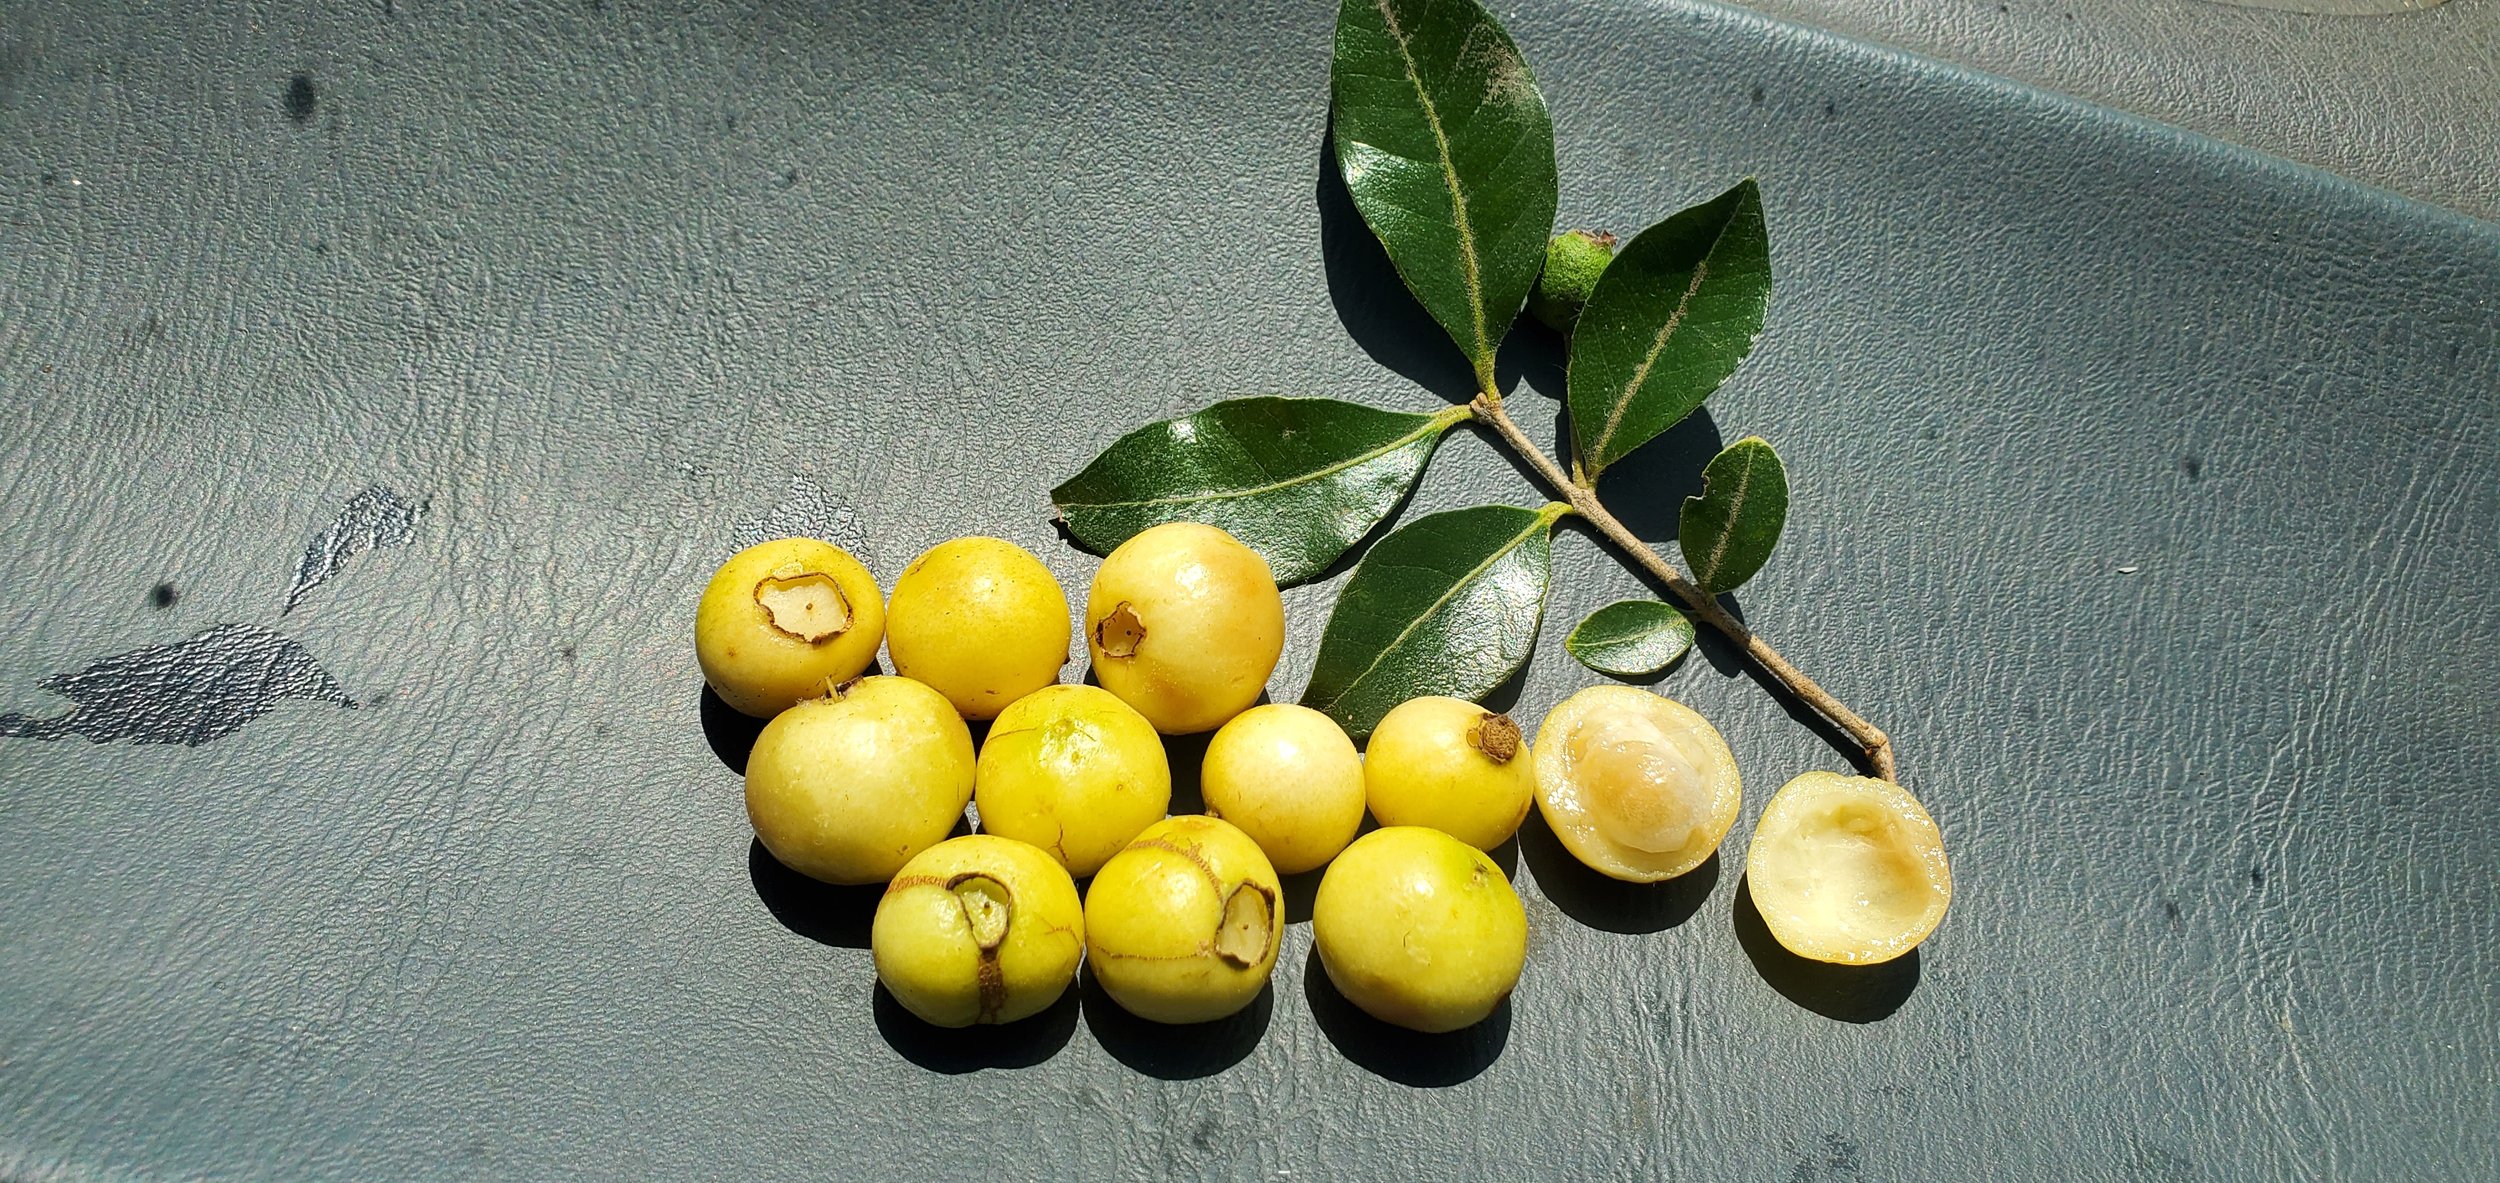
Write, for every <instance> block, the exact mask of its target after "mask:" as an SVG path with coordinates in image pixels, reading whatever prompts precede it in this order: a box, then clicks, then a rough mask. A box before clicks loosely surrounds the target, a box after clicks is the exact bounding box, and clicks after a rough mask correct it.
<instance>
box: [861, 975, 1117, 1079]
mask: <svg viewBox="0 0 2500 1183" xmlns="http://www.w3.org/2000/svg"><path fill="white" fill-rule="evenodd" d="M870 989H871V990H872V991H873V992H874V994H875V997H874V999H873V1000H872V1001H871V1003H870V1008H871V1009H872V1010H874V1011H875V1013H876V1019H877V1034H879V1035H881V1036H884V1037H885V1042H886V1046H888V1047H891V1048H893V1049H894V1051H895V1053H896V1054H898V1055H900V1056H902V1057H903V1058H904V1059H906V1060H909V1061H911V1062H912V1063H914V1064H918V1065H920V1066H921V1067H923V1068H926V1069H928V1070H929V1071H931V1072H942V1073H945V1074H946V1075H948V1076H961V1075H963V1074H965V1073H967V1072H979V1071H980V1070H982V1069H984V1068H1030V1067H1033V1066H1034V1065H1036V1064H1040V1063H1043V1062H1045V1061H1047V1060H1049V1059H1050V1058H1051V1057H1052V1056H1055V1055H1058V1054H1059V1049H1061V1048H1064V1047H1066V1046H1068V1040H1069V1039H1071V1038H1073V1037H1074V1036H1075V1035H1076V1017H1077V1010H1078V1004H1077V997H1076V995H1077V991H1076V985H1075V983H1070V984H1069V986H1068V988H1067V989H1066V990H1064V991H1061V992H1060V995H1059V1000H1058V1001H1057V1002H1054V1003H1051V1004H1050V1006H1049V1007H1048V1008H1046V1009H1044V1010H1043V1011H1042V1013H1040V1014H1037V1015H1034V1016H1032V1017H1031V1018H1025V1019H1018V1020H1016V1021H1015V1022H1012V1023H1002V1024H999V1025H998V1026H994V1027H992V1026H972V1027H938V1026H933V1025H931V1024H929V1023H927V1022H924V1021H922V1020H921V1018H920V1016H918V1015H915V1014H913V1013H911V1012H910V1011H908V1010H905V1009H903V1004H902V1003H901V1002H898V1001H896V1000H895V998H894V994H893V992H892V991H889V990H887V989H886V988H885V983H883V982H879V983H877V984H876V985H875V986H872V987H870Z"/></svg>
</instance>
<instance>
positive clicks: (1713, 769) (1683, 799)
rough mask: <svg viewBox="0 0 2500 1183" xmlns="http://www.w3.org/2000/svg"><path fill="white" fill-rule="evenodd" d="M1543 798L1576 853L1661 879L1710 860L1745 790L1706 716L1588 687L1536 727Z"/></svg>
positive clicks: (1658, 700) (1549, 817)
mask: <svg viewBox="0 0 2500 1183" xmlns="http://www.w3.org/2000/svg"><path fill="white" fill-rule="evenodd" d="M1536 802H1537V809H1538V810H1539V811H1540V812H1542V813H1543V814H1544V815H1545V824H1546V825H1548V826H1551V827H1552V828H1553V830H1554V836H1555V837H1557V838H1560V839H1561V840H1562V844H1563V848H1564V849H1566V850H1569V851H1570V852H1571V854H1572V857H1574V858H1577V859H1579V860H1580V861H1581V862H1582V863H1585V864H1587V865H1588V866H1589V868H1590V869H1592V870H1594V871H1596V872H1597V873H1599V874H1601V875H1606V876H1609V877H1611V878H1615V879H1622V880H1626V881H1628V882H1632V883H1655V882H1657V881H1659V880H1661V879H1672V878H1674V877H1676V876H1678V875H1681V874H1683V873H1685V872H1686V871H1690V870H1692V869H1693V868H1695V867H1698V866H1700V865H1702V864H1703V863H1704V862H1707V861H1709V859H1710V855H1711V854H1712V852H1714V851H1716V850H1718V849H1719V841H1720V839H1722V838H1725V837H1726V836H1727V831H1728V827H1729V826H1732V825H1735V824H1736V811H1737V808H1738V807H1739V806H1740V805H1742V804H1743V803H1744V793H1743V784H1742V782H1741V781H1740V780H1739V779H1738V777H1737V775H1736V756H1735V754H1734V753H1733V752H1730V751H1729V750H1728V747H1727V741H1726V740H1725V739H1723V738H1721V737H1720V736H1719V730H1718V728H1715V727H1712V726H1711V725H1710V720H1708V719H1704V718H1702V717H1701V714H1700V712H1697V711H1695V710H1693V709H1692V708H1691V707H1688V706H1685V705H1684V704H1683V703H1680V702H1677V701H1675V700H1674V699H1671V698H1664V697H1661V696H1659V695H1655V694H1651V693H1650V692H1648V691H1646V690H1638V689H1634V688H1633V687H1630V686H1591V687H1589V688H1588V689H1586V690H1582V691H1580V692H1579V693H1577V694H1574V695H1572V696H1571V697H1569V698H1566V699H1564V700H1563V701H1562V703H1561V705H1559V706H1556V707H1555V708H1554V709H1553V710H1551V711H1548V712H1546V714H1545V722H1544V724H1543V725H1542V726H1539V727H1538V728H1537V732H1536Z"/></svg>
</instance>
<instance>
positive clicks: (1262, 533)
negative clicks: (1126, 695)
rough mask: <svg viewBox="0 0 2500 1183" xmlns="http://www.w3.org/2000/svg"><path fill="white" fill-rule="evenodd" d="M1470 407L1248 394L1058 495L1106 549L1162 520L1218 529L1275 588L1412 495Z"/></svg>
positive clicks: (1157, 436) (1111, 459)
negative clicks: (1261, 561) (1418, 409)
mask: <svg viewBox="0 0 2500 1183" xmlns="http://www.w3.org/2000/svg"><path fill="white" fill-rule="evenodd" d="M1466 417H1467V411H1466V409H1465V408H1463V407H1453V408H1450V409H1448V410H1445V411H1442V412H1441V413H1439V414H1434V415H1414V414H1406V413H1402V412H1398V411H1383V410H1379V409H1377V408H1373V407H1366V406H1361V405H1359V404H1356V403H1348V402H1339V401H1337V400H1335V399H1325V398H1240V399H1233V400H1230V401H1228V402H1220V403H1217V404H1215V405H1214V406H1212V407H1208V408H1207V409H1206V410H1203V411H1200V412H1198V413H1197V414H1195V415H1190V416H1186V417H1184V418H1180V419H1171V420H1166V421H1164V422H1161V423H1149V424H1147V425H1146V426H1144V427H1140V428H1138V429H1137V430H1135V431H1132V432H1130V433H1128V434H1127V435H1124V436H1122V437H1120V439H1119V440H1118V441H1117V442H1115V443H1113V444H1112V445H1111V446H1110V447H1109V448H1107V449H1104V451H1103V453H1102V455H1100V456H1096V457H1095V458H1094V462H1093V463H1091V464H1088V465H1086V466H1085V471H1083V472H1080V473H1078V474H1076V476H1075V477H1074V478H1073V479H1071V480H1069V481H1068V482H1067V483H1066V484H1064V485H1061V486H1059V487H1058V488H1056V489H1053V490H1051V491H1050V499H1051V502H1052V503H1053V504H1055V505H1057V506H1058V507H1059V515H1060V517H1061V518H1062V519H1064V520H1065V521H1066V522H1067V524H1068V532H1069V533H1071V534H1074V535H1076V539H1077V541H1079V542H1082V543H1084V544H1085V545H1086V546H1087V547H1089V548H1091V549H1093V550H1095V551H1097V552H1106V553H1107V552H1109V551H1110V550H1111V548H1113V547H1115V546H1118V545H1120V544H1121V543H1123V542H1126V541H1128V540H1129V538H1130V537H1131V536H1132V535H1135V534H1137V533H1138V532H1139V531H1141V530H1144V529H1146V528H1147V527H1149V526H1158V525H1161V524H1163V523H1165V522H1175V521H1191V522H1205V523H1207V524H1208V525H1211V526H1220V527H1222V528H1223V529H1224V530H1225V531H1227V532H1228V533H1230V534H1232V536H1233V537H1235V538H1238V539H1240V540H1241V541H1242V542H1243V543H1245V544H1247V545H1248V546H1249V547H1250V548H1251V549H1252V550H1255V551H1258V552H1259V553H1260V554H1261V555H1263V556H1265V557H1266V558H1267V564H1268V566H1269V567H1270V568H1273V569H1274V570H1275V572H1276V582H1278V583H1281V584H1291V583H1299V582H1301V581H1303V580H1306V579H1310V578H1311V577H1313V576H1316V575H1318V574H1319V573H1320V572H1322V571H1325V570H1327V569H1328V565H1329V564H1330V563H1333V562H1336V561H1337V557H1338V556H1339V555H1342V554H1344V553H1345V552H1346V548H1348V547H1351V546H1353V545H1354V544H1355V543H1356V542H1357V541H1360V540H1361V539H1362V537H1363V536H1364V535H1365V534H1368V533H1370V532H1371V529H1372V527H1373V526H1375V525H1377V524H1379V522H1380V519H1382V518H1384V517H1386V516H1388V514H1389V512H1390V511H1391V510H1394V509H1396V508H1397V507H1398V503H1399V502H1400V501H1403V500H1405V499H1406V494H1407V492H1408V491H1409V490H1411V489H1413V488H1414V487H1415V478H1416V477H1417V476H1419V475H1421V474H1422V472H1423V470H1424V462H1425V461H1427V460H1429V459H1431V457H1432V449H1433V447H1434V445H1436V444H1438V443H1439V442H1440V440H1441V435H1442V433H1443V432H1446V431H1448V430H1449V429H1450V426H1451V425H1452V424H1454V423H1457V422H1458V421H1460V420H1461V419H1464V418H1466Z"/></svg>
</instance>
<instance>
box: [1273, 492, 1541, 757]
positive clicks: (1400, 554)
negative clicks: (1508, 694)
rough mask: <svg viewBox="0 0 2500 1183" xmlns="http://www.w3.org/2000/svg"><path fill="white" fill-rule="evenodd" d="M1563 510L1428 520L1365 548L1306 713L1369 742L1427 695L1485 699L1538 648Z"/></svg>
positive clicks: (1471, 513) (1340, 599)
mask: <svg viewBox="0 0 2500 1183" xmlns="http://www.w3.org/2000/svg"><path fill="white" fill-rule="evenodd" d="M1565 512H1568V510H1567V507H1565V506H1562V505H1559V504H1557V505H1548V506H1546V507H1545V508H1544V509H1520V508H1518V507H1516V506H1509V505H1479V506H1476V507H1475V508H1473V509H1454V510H1450V511H1448V512H1445V513H1436V514H1428V515H1426V516H1424V517H1420V518H1417V519H1415V520H1414V521H1412V522H1408V523H1407V524H1405V525H1403V526H1400V527H1398V529H1397V530H1396V531H1395V532H1394V533H1392V534H1390V535H1389V536H1388V537H1386V538H1383V539H1381V540H1380V541H1379V542H1376V543H1374V544H1372V548H1371V550H1369V551H1367V552H1365V553H1364V555H1363V561H1362V562H1361V563H1360V564H1358V565H1357V566H1356V567H1355V568H1354V575H1353V577H1352V578H1349V579H1348V580H1346V585H1345V590H1344V591H1343V592H1340V593H1339V594H1338V596H1337V607H1336V610H1335V611H1334V612H1333V613H1331V614H1330V615H1329V617H1328V627H1327V629H1326V631H1324V632H1323V633H1322V634H1321V636H1320V642H1319V659H1318V662H1317V664H1316V666H1315V667H1314V668H1313V670H1312V671H1311V684H1310V687H1309V689H1307V690H1305V691H1303V694H1302V705H1304V706H1307V707H1312V708H1315V709H1317V710H1321V711H1325V712H1327V713H1328V715H1329V716H1330V717H1331V718H1334V719H1335V720H1336V721H1337V722H1338V723H1339V724H1341V725H1342V726H1344V727H1345V729H1346V730H1347V731H1348V732H1349V733H1351V734H1354V735H1366V734H1369V733H1370V732H1371V729H1372V726H1373V725H1374V724H1376V723H1378V722H1380V717H1381V716H1382V715H1385V714H1388V713H1389V708H1391V707H1394V706H1396V705H1398V704H1399V703H1401V702H1404V701H1406V700H1407V699H1410V698H1414V697H1416V696H1418V695H1424V694H1446V695H1450V696H1452V697H1455V698H1471V699H1472V698H1480V697H1482V696H1484V695H1485V694H1488V693H1491V692H1492V690H1493V688H1494V687H1496V686H1499V685H1501V684H1502V680H1503V679H1505V678H1508V677H1510V676H1511V674H1512V673H1513V672H1514V671H1516V670H1517V669H1518V668H1519V666H1520V663H1522V662H1524V661H1526V660H1527V659H1528V653H1529V651H1530V650H1532V649H1534V648H1535V647H1536V634H1537V626H1538V624H1539V623H1540V622H1542V621H1543V620H1544V618H1545V584H1546V574H1547V570H1548V566H1549V564H1550V561H1551V558H1552V554H1553V537H1552V533H1551V532H1552V529H1553V525H1554V519H1556V518H1558V517H1561V516H1562V515H1563V514H1564V513H1565Z"/></svg>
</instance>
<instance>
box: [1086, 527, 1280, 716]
mask: <svg viewBox="0 0 2500 1183" xmlns="http://www.w3.org/2000/svg"><path fill="white" fill-rule="evenodd" d="M1085 643H1086V646H1087V647H1088V648H1089V649H1091V650H1092V655H1093V659H1094V676H1095V677H1096V678H1098V679H1100V680H1101V682H1102V685H1103V689H1105V690H1108V691H1110V692H1112V693H1113V694H1117V695H1119V696H1120V700H1121V701H1123V702H1126V703H1127V704H1129V705H1130V706H1133V707H1135V708H1137V713H1139V714H1141V715H1144V716H1145V717H1146V720H1147V722H1150V723H1153V724H1154V725H1155V730H1157V731H1160V732H1162V733H1164V734H1165V735H1188V734H1191V733H1194V732H1199V731H1205V730H1208V729H1210V728H1213V727H1217V726H1221V725H1222V724H1223V723H1224V721H1225V720H1227V719H1230V718H1232V717H1233V716H1235V715H1238V714H1240V713H1241V712H1242V710H1243V709H1244V708H1246V707H1248V706H1249V705H1250V704H1251V703H1253V702H1256V701H1257V700H1258V697H1259V694H1260V692H1261V691H1263V690H1265V689H1266V688H1267V676H1268V675H1269V674H1270V673H1273V672H1275V669H1276V658H1277V656H1278V655H1279V654H1281V653H1283V652H1284V648H1285V601H1284V599H1283V598H1282V597H1281V596H1279V595H1278V594H1277V592H1276V577H1275V574H1274V573H1273V572H1272V571H1271V570H1270V569H1269V567H1268V565H1267V560H1266V559H1264V558H1262V557H1260V555H1259V552H1257V551H1255V550H1252V549H1250V548H1249V547H1247V546H1244V545H1242V544H1241V542H1240V541H1239V540H1238V539H1235V538H1234V537H1233V536H1232V535H1230V534H1227V533H1225V532H1224V531H1222V530H1219V529H1217V528H1215V527H1213V526H1206V525H1200V524H1198V523H1196V522H1165V523H1164V524H1162V525H1160V526H1156V527H1154V528H1152V529H1150V530H1146V531H1143V532H1141V533H1139V534H1138V535H1137V536H1136V537H1134V538H1131V539H1129V540H1128V541H1126V542H1123V543H1121V544H1120V545H1119V546H1118V547H1117V548H1115V549H1113V550H1112V552H1111V554H1110V555H1109V556H1107V557H1105V558H1104V559H1103V561H1102V568H1101V569H1100V570H1098V571H1096V572H1095V573H1094V586H1093V589H1092V592H1091V593H1090V594H1088V595H1087V596H1086V598H1085Z"/></svg>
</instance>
